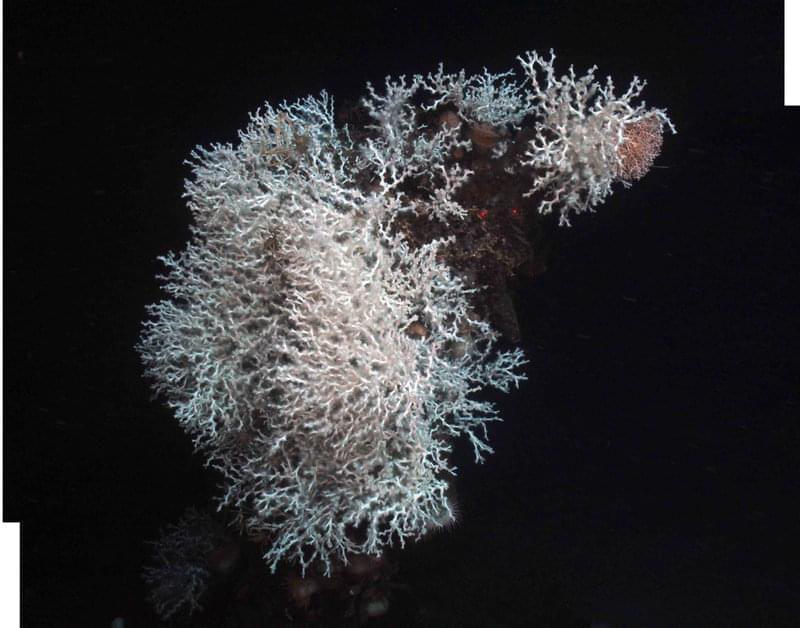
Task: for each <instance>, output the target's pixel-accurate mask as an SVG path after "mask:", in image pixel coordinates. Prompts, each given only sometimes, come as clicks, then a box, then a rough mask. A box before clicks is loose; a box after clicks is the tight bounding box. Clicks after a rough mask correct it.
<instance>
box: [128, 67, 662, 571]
mask: <svg viewBox="0 0 800 628" xmlns="http://www.w3.org/2000/svg"><path fill="white" fill-rule="evenodd" d="M549 64H550V62H545V61H543V60H542V59H541V58H539V57H538V56H536V55H535V54H529V56H528V57H527V59H526V60H524V61H523V69H524V70H525V72H526V75H527V78H526V79H525V80H524V81H523V82H522V83H520V84H517V83H514V82H512V80H511V77H512V75H511V73H503V74H499V75H491V74H489V73H488V72H486V71H484V73H483V74H482V75H479V76H477V77H468V76H466V75H465V73H464V72H461V73H458V74H445V73H444V72H443V70H442V69H441V68H440V69H439V71H438V72H437V73H436V74H432V75H428V77H422V76H415V77H413V78H412V79H410V80H407V79H406V78H405V77H401V78H400V79H399V80H392V79H390V78H387V80H386V83H385V89H384V90H383V91H382V92H379V91H378V90H376V89H375V88H373V87H372V86H371V85H368V87H367V90H368V95H367V97H365V98H364V100H363V101H362V104H361V109H360V112H361V115H362V117H363V118H364V119H365V120H366V122H364V123H363V124H361V125H338V124H337V123H336V119H335V116H334V107H333V102H332V100H331V98H330V97H329V96H328V95H327V94H326V93H322V94H321V95H320V96H319V97H308V98H305V99H303V100H300V101H298V102H296V103H293V104H287V103H283V104H282V105H280V106H278V107H272V106H270V105H266V106H265V107H264V108H263V109H261V110H260V111H258V112H257V113H255V114H254V115H252V116H251V121H250V124H249V126H248V127H247V129H246V130H244V131H242V132H241V133H240V134H239V142H238V144H237V145H235V146H233V145H215V146H212V147H211V148H209V149H204V148H197V149H196V150H195V151H194V152H193V154H192V161H191V164H192V167H193V171H194V176H193V178H192V179H191V180H190V181H187V183H186V196H188V199H189V207H190V208H191V210H192V213H193V217H194V225H193V228H192V231H193V237H192V240H191V241H190V242H189V244H188V245H187V247H186V249H185V250H184V251H183V252H181V253H179V254H169V255H167V256H166V257H164V258H162V260H163V262H164V264H165V265H166V267H167V271H168V272H167V274H166V275H165V276H164V277H162V280H163V286H164V290H165V291H166V293H167V298H166V299H165V300H163V301H161V302H160V303H157V304H154V305H152V306H150V307H149V314H150V318H149V320H148V321H146V322H145V324H144V330H143V334H142V338H141V341H140V344H139V345H138V350H139V352H140V354H141V357H142V360H143V362H144V365H145V369H146V374H147V376H148V377H149V378H150V379H151V380H152V381H153V386H154V388H155V390H156V391H157V392H159V393H160V394H161V395H162V396H163V397H164V398H165V400H166V402H167V404H168V405H169V406H170V407H171V408H172V409H173V410H174V412H175V414H176V416H177V418H178V420H179V421H180V423H181V424H182V425H183V427H184V429H185V430H186V431H187V432H188V433H189V434H190V435H191V436H192V437H193V439H194V442H195V445H196V447H197V448H198V449H199V450H201V451H202V452H203V453H204V454H205V455H206V457H207V460H208V462H209V464H210V465H213V466H214V467H216V468H218V469H219V470H220V471H221V472H222V474H223V476H224V478H225V481H226V483H225V487H224V494H223V496H222V498H221V504H222V505H224V506H228V507H230V508H231V509H232V510H233V511H234V512H235V513H238V520H239V521H240V523H241V524H242V526H243V527H244V529H245V530H246V531H247V532H248V533H249V534H251V535H253V536H254V537H259V538H262V539H266V545H265V559H266V560H267V562H268V563H269V565H270V566H271V568H272V569H273V570H274V569H275V568H276V566H277V565H278V563H279V562H280V561H282V560H288V561H293V562H295V563H297V564H299V565H300V566H301V567H302V569H303V570H305V569H306V567H307V566H308V565H310V564H311V563H312V562H313V561H319V563H320V564H321V565H323V567H324V568H325V569H326V570H328V569H330V567H331V564H332V562H333V561H337V560H341V561H345V562H346V561H347V559H348V556H352V555H354V554H378V553H380V552H381V550H382V549H383V548H385V547H386V546H388V545H390V544H392V543H399V544H401V545H402V544H404V543H405V542H406V540H408V539H415V538H417V537H419V536H420V535H421V534H423V533H424V532H425V531H426V530H427V529H429V528H430V527H432V526H436V525H441V524H442V522H446V521H447V519H448V515H451V513H450V508H451V505H450V502H449V501H448V497H447V491H448V486H449V481H450V480H451V478H452V475H453V474H454V473H455V472H456V469H455V468H454V467H453V464H452V462H451V460H450V454H451V448H452V441H453V439H455V438H458V437H460V436H462V435H463V436H466V437H467V438H468V439H469V441H470V442H471V444H472V447H473V451H474V455H475V458H476V460H481V459H482V457H483V456H484V454H486V453H488V452H491V449H490V447H489V445H488V443H487V433H486V426H487V423H488V422H490V421H493V420H497V419H498V416H497V411H496V409H495V407H494V405H493V404H492V403H490V402H488V401H485V400H482V399H480V398H479V397H478V396H477V395H478V393H479V391H480V390H481V389H483V388H485V387H493V388H496V389H499V390H502V391H508V390H509V389H510V387H511V386H516V385H517V384H518V383H519V382H520V381H521V380H522V379H524V375H522V373H521V372H520V371H521V366H522V365H523V364H524V362H525V360H524V357H523V355H522V352H521V351H519V350H499V349H498V345H497V341H498V336H499V334H498V332H497V331H495V330H494V329H493V326H492V323H491V316H489V314H488V313H487V312H486V311H485V308H484V309H481V307H480V305H479V302H478V300H476V297H477V296H478V295H479V294H480V291H481V289H482V288H481V286H480V285H479V283H477V282H476V281H475V277H476V276H483V275H481V274H480V273H479V272H478V271H477V270H476V271H475V272H472V270H471V269H469V268H467V269H465V268H464V264H462V263H460V262H461V261H463V260H474V259H477V258H475V257H474V255H473V254H472V253H470V252H469V251H468V252H467V254H461V257H454V256H455V254H454V253H453V250H454V244H456V242H455V241H456V238H457V235H456V234H459V237H462V236H463V234H464V233H465V228H466V227H465V225H467V226H468V225H469V224H471V222H470V221H474V220H475V218H474V208H475V207H476V206H481V205H476V204H479V203H482V204H485V205H487V206H488V205H492V204H493V205H499V204H502V203H506V204H508V206H509V207H511V204H512V202H513V203H517V199H519V202H527V203H528V206H529V207H533V208H534V209H539V210H541V211H545V212H547V211H550V209H551V208H553V207H555V206H556V205H559V204H560V208H561V211H562V217H563V218H564V219H566V216H567V214H568V212H571V211H581V210H582V209H586V208H588V207H590V206H591V205H593V204H596V203H599V202H601V201H602V200H603V198H604V197H605V195H606V194H607V193H608V185H610V181H611V180H616V179H622V180H632V179H635V178H638V176H640V173H643V172H642V171H643V169H646V166H648V165H649V164H648V163H647V159H642V158H640V157H638V156H637V155H639V153H641V151H640V150H639V151H638V152H637V150H636V149H634V150H632V151H629V153H631V155H632V156H630V155H629V156H628V157H627V158H623V157H621V156H620V155H621V154H623V153H621V152H620V151H619V149H620V147H621V146H624V145H625V141H626V138H627V137H632V138H633V137H634V136H635V138H636V141H637V142H638V143H637V144H636V145H637V146H639V145H647V146H650V147H652V146H653V142H652V136H654V135H658V137H659V138H660V128H661V127H660V124H661V123H664V122H667V123H668V119H667V118H666V114H664V113H663V112H661V111H660V110H654V111H651V112H647V111H646V110H644V109H643V105H642V106H633V105H629V104H628V101H629V100H630V99H631V98H632V97H634V96H636V95H638V93H639V91H640V88H641V84H640V83H638V82H634V85H632V87H631V89H629V90H628V92H627V93H626V94H625V95H623V96H622V97H620V98H616V99H614V98H613V96H612V88H611V85H610V83H609V86H608V87H606V88H602V89H601V88H599V87H597V86H595V85H594V84H593V83H592V74H591V73H590V74H589V75H588V76H587V77H584V78H583V79H574V76H573V75H570V77H567V78H564V79H560V80H556V79H555V78H553V75H552V68H551V65H549ZM536 66H539V67H543V68H545V69H546V70H547V72H546V76H547V79H546V83H545V84H544V85H540V83H539V82H537V80H536V76H535V69H536ZM595 93H598V94H600V96H599V99H598V100H597V103H595V104H594V105H591V106H589V105H587V104H586V103H587V102H588V101H589V100H590V98H591V97H592V96H593V95H594V94H595ZM587 107H588V109H587ZM593 116H594V117H593ZM649 120H656V121H658V122H659V125H658V127H657V128H656V127H652V126H651V127H648V128H644V127H642V128H640V129H639V132H638V133H637V134H631V133H629V132H628V133H627V134H626V128H631V127H630V125H632V124H636V123H641V122H642V121H645V122H646V121H649ZM648 124H649V122H648ZM531 127H532V128H533V129H534V130H533V131H531V130H530V128H531ZM526 129H528V131H527V132H526ZM648 141H649V142H650V143H649V144H648ZM570 143H571V144H570ZM592 151H595V152H592ZM615 151H616V152H615ZM615 155H616V156H615ZM615 160H616V161H615ZM623 163H626V164H628V166H624V165H622V164H623ZM626 168H627V169H626ZM510 176H513V177H514V179H513V181H514V183H513V184H512V183H511V181H512V179H509V177H510ZM502 177H505V178H502ZM504 182H509V183H508V188H509V189H508V190H505V189H504V188H503V189H496V188H497V186H498V185H499V184H503V183H504ZM504 194H505V196H504ZM537 195H538V196H537ZM526 199H527V200H526ZM537 204H539V205H537ZM515 212H516V213H515ZM518 212H519V209H518V208H517V207H516V206H515V207H514V212H512V213H511V214H509V215H512V214H513V215H514V216H516V215H518ZM420 218H421V219H422V220H421V221H419V222H417V223H414V222H413V220H416V219H420ZM403 221H405V222H403ZM430 221H433V223H432V224H433V225H438V226H439V227H437V229H438V230H437V231H435V232H430V234H429V232H428V228H427V227H425V225H426V224H430ZM401 223H402V224H401ZM414 225H416V226H417V227H416V231H414ZM420 225H422V226H421V227H420ZM448 229H450V230H451V231H452V233H451V234H448V233H447V230H448ZM466 233H467V234H468V236H469V237H470V238H471V239H472V240H474V239H475V237H477V235H480V234H481V233H486V231H485V230H482V231H481V230H476V231H475V232H474V233H472V232H469V231H467V232H466ZM476 234H477V235H476ZM493 237H495V240H497V241H499V239H498V238H499V237H500V236H498V235H497V234H494V236H493ZM495 240H492V241H495ZM478 248H480V247H478ZM461 250H465V249H464V247H462V249H461ZM501 253H502V254H504V252H501V251H495V252H493V254H495V255H498V256H500V255H501ZM506 257H508V258H509V259H511V258H513V256H506ZM462 258H463V259H462ZM504 259H505V258H504ZM456 262H459V263H456ZM465 263H466V262H465ZM473 263H476V264H477V262H473ZM504 263H505V262H504ZM479 270H480V269H479Z"/></svg>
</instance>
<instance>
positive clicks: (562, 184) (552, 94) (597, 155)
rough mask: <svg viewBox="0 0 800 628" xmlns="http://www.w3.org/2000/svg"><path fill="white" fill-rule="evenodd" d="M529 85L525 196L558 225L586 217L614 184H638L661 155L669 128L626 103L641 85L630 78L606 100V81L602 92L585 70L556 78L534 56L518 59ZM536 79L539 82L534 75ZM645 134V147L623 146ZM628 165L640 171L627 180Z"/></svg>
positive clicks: (662, 116)
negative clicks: (536, 198)
mask: <svg viewBox="0 0 800 628" xmlns="http://www.w3.org/2000/svg"><path fill="white" fill-rule="evenodd" d="M519 60H520V63H521V64H522V67H523V69H524V71H525V74H526V75H527V78H528V80H529V82H530V86H531V91H530V93H529V100H530V101H531V102H532V103H535V108H536V116H537V120H536V123H535V130H536V137H535V138H534V139H533V140H531V142H530V145H529V147H528V150H527V151H526V153H525V157H526V159H525V160H523V162H522V164H523V165H526V166H530V167H531V168H533V169H534V171H535V172H536V173H537V175H538V176H537V177H536V179H535V180H534V185H533V187H532V188H531V190H530V191H529V192H528V194H531V195H532V194H534V193H536V192H543V193H544V194H545V198H544V199H543V200H542V202H541V204H540V206H539V211H540V212H542V213H549V212H551V211H552V210H553V209H554V208H557V209H558V210H559V211H560V214H561V217H560V223H561V224H567V225H568V224H569V215H570V213H576V214H578V213H581V212H583V211H586V210H592V209H593V208H594V207H596V206H597V205H599V204H601V203H602V202H603V201H604V200H605V199H606V197H607V196H608V195H609V194H611V186H612V183H614V182H615V181H621V182H622V184H623V185H629V180H630V179H631V178H640V177H641V176H642V175H643V174H644V171H646V169H648V168H649V167H650V165H651V164H652V161H653V159H655V156H656V155H657V154H658V152H659V151H660V149H661V135H662V130H663V127H664V126H665V125H666V126H669V128H670V129H671V130H672V132H673V133H674V132H675V127H674V126H673V125H672V122H671V121H670V119H669V118H668V117H667V114H666V112H665V111H664V110H663V109H647V107H646V105H645V103H644V102H641V103H638V104H635V103H634V101H635V100H636V98H638V97H639V95H640V94H641V93H642V90H643V89H644V87H645V85H646V82H645V81H642V80H640V79H639V78H638V77H634V78H633V80H632V81H631V84H630V86H629V87H628V89H627V90H626V91H625V93H624V94H622V95H620V96H617V95H615V93H614V82H613V81H612V80H611V77H608V78H607V79H606V83H605V85H604V86H603V85H600V84H599V83H597V82H596V81H595V76H594V73H595V70H596V69H597V67H596V66H595V67H592V68H591V69H590V70H589V71H588V72H587V73H586V74H585V75H583V76H580V77H579V76H576V74H575V70H574V69H573V68H572V67H571V66H570V68H569V74H567V75H564V76H562V77H561V78H558V77H557V76H556V74H555V69H554V66H553V62H554V60H555V55H554V54H553V53H552V51H551V53H550V59H549V60H548V59H545V58H543V57H541V56H539V55H538V54H536V53H535V52H529V53H527V54H526V55H525V56H524V57H520V58H519ZM540 73H541V74H542V75H543V77H542V80H541V81H540V78H539V74H540ZM643 128H644V129H647V130H648V131H649V133H645V135H647V136H649V138H650V141H649V142H648V143H642V142H639V143H637V144H636V145H635V146H631V142H629V141H628V140H631V139H633V138H634V137H635V136H636V135H640V134H641V129H643ZM632 161H635V162H639V163H646V168H641V167H640V168H637V169H635V172H637V173H640V174H638V176H633V177H631V176H630V175H631V174H633V173H632V172H631V166H630V165H629V164H630V163H631V162H632Z"/></svg>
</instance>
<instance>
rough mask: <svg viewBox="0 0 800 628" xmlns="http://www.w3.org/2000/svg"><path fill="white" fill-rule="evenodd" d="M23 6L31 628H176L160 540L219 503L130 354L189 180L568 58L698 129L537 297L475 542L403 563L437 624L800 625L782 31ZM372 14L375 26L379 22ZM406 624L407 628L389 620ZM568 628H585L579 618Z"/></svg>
mask: <svg viewBox="0 0 800 628" xmlns="http://www.w3.org/2000/svg"><path fill="white" fill-rule="evenodd" d="M363 5H364V6H361V7H350V6H346V5H344V4H341V3H331V4H330V5H328V6H327V7H326V8H319V7H314V6H312V5H310V4H306V3H301V2H286V3H274V4H273V3H269V2H260V3H255V2H254V3H250V4H237V3H220V4H212V3H204V2H153V3H146V2H143V3H136V4H130V5H126V4H121V3H118V2H108V3H99V2H98V3H66V2H63V3H56V2H21V1H19V0H18V1H12V2H6V3H4V10H5V39H4V72H5V74H4V78H5V82H4V114H5V119H4V125H5V126H4V129H5V145H4V164H5V172H4V175H5V176H4V183H5V187H4V190H5V198H4V271H5V272H4V305H5V311H4V317H5V320H4V343H5V362H4V367H5V368H4V372H5V382H4V384H5V408H4V410H5V412H4V430H5V441H4V442H5V452H4V453H5V469H4V482H5V504H4V508H5V511H4V512H5V517H6V519H7V520H21V521H23V578H24V580H23V589H24V590H23V600H22V602H23V610H24V617H25V625H29V626H78V625H81V626H90V625H101V626H102V625H109V623H110V621H111V619H112V618H114V617H115V616H122V617H126V618H127V620H128V623H127V625H128V626H137V625H152V624H153V623H154V622H155V619H154V616H152V615H149V614H148V612H149V611H148V610H147V608H146V606H145V604H144V602H143V596H144V587H143V585H142V583H141V582H140V580H139V572H140V568H141V565H142V562H143V561H144V560H145V557H146V548H145V547H144V546H143V541H144V540H145V539H151V538H153V537H155V536H156V535H157V532H158V529H159V527H161V526H163V525H164V524H166V523H168V522H170V521H174V520H175V519H177V518H178V517H179V516H180V514H181V512H182V511H183V509H184V508H185V507H186V506H188V505H191V504H198V503H199V504H202V503H204V502H205V500H207V498H208V496H209V495H210V494H213V483H214V480H213V478H210V477H209V476H208V474H207V473H206V472H205V471H204V470H203V468H202V461H201V460H200V459H199V458H198V457H196V456H193V455H192V452H191V445H190V443H189V441H188V438H186V437H185V436H184V435H183V434H182V432H181V431H180V428H179V427H178V425H177V423H176V422H175V421H174V420H173V419H172V418H171V416H170V413H169V411H168V410H166V409H165V408H163V407H162V406H161V405H160V404H159V403H158V402H157V401H152V400H151V399H150V392H149V390H148V388H147V384H146V382H145V381H143V380H142V379H141V375H140V373H141V368H140V365H139V363H138V359H137V356H136V354H135V352H134V351H133V345H134V343H135V342H136V340H137V336H138V334H139V329H140V323H141V320H142V319H143V318H144V315H145V314H144V306H145V304H147V303H151V302H154V301H156V300H157V299H158V298H160V294H159V291H158V285H157V282H156V280H155V275H156V274H157V273H158V272H159V271H160V266H159V264H158V262H157V261H156V257H157V256H158V255H161V254H164V253H165V252H167V251H168V250H176V249H180V248H181V247H182V246H183V245H184V243H185V241H186V239H187V237H188V234H189V232H188V225H189V213H188V211H187V209H186V208H185V206H184V203H183V200H182V199H181V193H182V181H183V179H184V178H185V177H186V176H188V168H187V166H185V165H183V163H182V162H183V160H184V159H185V158H186V157H187V156H188V154H189V151H190V150H191V149H192V148H193V146H194V145H196V144H203V145H207V144H209V143H211V142H218V141H222V142H227V141H234V140H235V139H236V130H237V129H239V128H242V127H243V126H244V125H245V124H246V122H247V114H248V112H249V111H252V110H254V109H256V107H258V106H259V105H260V104H261V103H262V102H263V101H265V100H269V101H271V102H273V103H275V102H279V101H282V100H283V99H287V100H290V101H291V100H293V99H295V98H298V97H302V96H304V95H306V94H315V93H317V92H319V91H320V90H321V89H327V90H328V91H330V92H331V93H332V94H333V95H334V96H335V97H341V98H357V97H358V96H359V95H360V94H361V93H362V90H363V85H364V83H365V82H366V81H367V80H371V81H372V82H373V83H380V82H382V80H383V77H384V76H385V75H387V74H391V75H393V76H397V75H400V74H413V73H417V72H427V71H429V70H432V69H434V68H435V67H436V65H437V64H438V63H439V62H440V61H443V62H445V64H446V68H449V69H450V70H456V69H459V68H462V67H463V68H466V69H467V70H468V71H470V72H477V71H480V70H481V69H482V68H483V67H484V66H486V67H488V68H489V69H490V70H491V71H496V72H499V71H503V70H505V69H507V68H509V67H512V66H513V65H514V64H515V57H516V55H518V54H521V53H522V52H524V51H525V50H531V49H536V50H538V51H540V52H546V51H547V50H548V49H550V48H554V49H555V50H556V52H557V54H558V59H559V61H558V63H559V69H561V70H565V69H566V68H567V66H568V65H569V64H574V65H575V67H576V70H578V71H583V70H584V69H585V68H587V67H588V66H591V65H593V64H597V65H598V66H599V71H598V74H599V75H600V76H605V75H606V74H610V75H612V76H614V77H615V78H616V82H617V85H618V87H623V86H625V85H627V82H628V81H629V80H630V78H631V77H632V76H633V75H634V74H638V75H641V76H643V77H645V78H647V79H648V87H647V88H646V90H645V93H644V97H645V99H646V100H647V102H648V103H649V104H651V105H653V106H657V107H665V108H667V109H668V110H669V113H670V116H671V117H672V120H673V121H674V122H675V124H676V125H677V127H678V131H679V134H678V135H677V136H667V137H666V138H665V147H664V151H663V153H662V156H661V157H660V158H659V160H658V161H657V167H656V168H654V169H653V171H652V172H651V173H649V174H648V175H647V177H645V178H644V179H643V180H642V181H641V182H639V183H638V184H637V185H636V186H634V187H633V188H632V189H631V190H623V189H621V188H620V189H618V190H617V192H616V193H615V194H614V195H613V196H612V197H611V198H610V199H609V200H608V201H607V202H606V204H605V205H604V206H602V207H601V208H600V210H599V211H598V212H597V213H596V214H593V215H583V216H581V217H578V218H576V219H575V220H573V225H574V226H573V227H572V228H570V229H558V228H557V227H556V226H555V220H553V221H552V242H553V244H554V249H553V255H552V257H551V260H550V267H549V269H548V271H547V272H546V273H545V274H544V275H542V276H540V277H537V278H536V279H535V280H534V281H533V282H531V283H529V284H527V285H523V286H521V288H520V290H519V293H518V294H517V297H518V298H517V300H518V305H519V314H520V319H521V322H522V326H523V332H524V341H523V345H524V349H525V351H526V353H527V355H528V358H529V359H530V364H529V365H528V376H529V381H528V382H526V383H525V384H524V385H523V386H522V388H521V389H520V390H519V391H517V392H515V393H513V394H511V395H508V396H498V397H497V399H498V401H499V403H500V405H501V411H502V414H503V416H504V418H505V422H503V423H498V424H495V425H493V426H492V429H491V442H492V445H493V447H494V448H495V451H496V453H495V454H494V455H493V456H491V457H490V458H489V460H488V461H487V462H486V463H485V464H484V465H482V466H475V465H473V464H472V463H471V461H470V460H469V456H468V455H466V454H468V452H466V450H465V452H462V454H464V455H460V459H459V460H458V462H459V466H460V468H461V473H460V476H459V478H460V479H459V486H458V488H459V494H460V500H461V502H462V504H461V507H462V510H463V512H464V515H463V523H462V524H461V525H460V526H458V527H457V528H456V529H455V530H453V531H452V532H451V533H449V534H447V535H442V536H440V537H438V538H435V539H433V540H430V541H426V542H425V543H423V544H420V545H417V546H415V547H414V548H411V549H409V550H406V551H404V552H402V553H398V556H397V560H398V561H399V564H400V570H401V571H400V577H401V578H402V579H403V580H404V581H405V582H406V583H407V584H408V585H409V586H410V587H411V588H412V589H413V590H416V591H417V592H418V597H419V599H420V600H421V602H419V604H420V607H421V608H422V609H423V610H425V612H424V613H423V612H420V613H419V614H418V616H417V620H416V621H417V623H418V625H431V626H433V625H437V626H442V625H444V626H523V625H557V624H558V622H560V621H561V619H554V618H553V617H555V615H551V616H550V619H543V617H545V615H546V613H544V612H543V611H542V606H543V605H544V606H546V605H547V604H550V603H551V602H552V600H553V599H556V598H557V599H558V600H559V602H558V604H560V605H562V606H563V607H564V608H566V609H568V612H565V614H563V615H559V617H561V618H564V617H566V616H570V617H577V618H579V620H580V621H579V623H577V624H575V625H586V626H589V625H590V623H591V622H596V623H599V622H606V623H607V624H608V625H610V626H613V627H615V628H616V627H618V626H633V627H639V626H690V627H691V626H783V625H800V623H798V618H800V577H799V576H798V571H797V564H798V558H800V556H798V553H797V552H796V551H795V550H794V546H795V544H796V539H797V536H798V531H799V529H798V528H799V526H798V524H800V521H799V520H798V519H799V518H800V517H799V513H800V510H798V498H799V497H800V476H799V475H798V462H797V460H798V451H799V448H800V424H798V422H797V420H796V419H795V418H794V415H795V414H797V410H798V407H797V406H798V390H799V389H800V386H798V384H800V382H798V370H797V366H798V358H797V355H798V349H800V347H799V346H798V334H797V309H796V303H795V302H794V288H795V280H796V278H797V273H798V257H797V254H796V251H795V247H796V242H797V236H798V234H797V226H798V209H800V207H798V205H800V202H799V199H800V185H798V158H797V147H798V140H800V136H799V135H798V127H799V125H798V118H800V111H798V110H797V109H794V110H791V109H787V108H783V107H782V106H781V105H782V80H783V75H782V14H781V5H782V3H780V2H756V3H747V2H725V3H722V2H711V3H708V2H700V3H698V2H683V3H681V2H669V3H668V2H644V1H640V2H627V1H623V2H613V3H597V2H591V3H589V2H564V1H560V2H519V3H494V2H493V3H488V2H486V3H472V2H454V3H447V2H430V3H424V4H418V5H417V4H414V3H408V2H403V3H381V2H378V3H363ZM368 5H369V6H368ZM388 621H389V623H386V624H385V625H392V624H391V620H388ZM563 621H565V622H566V621H567V620H566V619H563Z"/></svg>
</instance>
